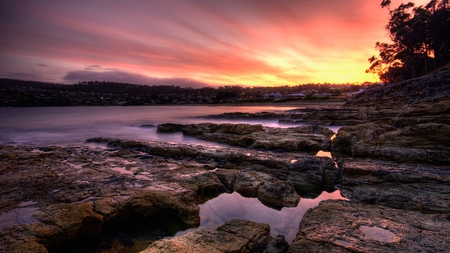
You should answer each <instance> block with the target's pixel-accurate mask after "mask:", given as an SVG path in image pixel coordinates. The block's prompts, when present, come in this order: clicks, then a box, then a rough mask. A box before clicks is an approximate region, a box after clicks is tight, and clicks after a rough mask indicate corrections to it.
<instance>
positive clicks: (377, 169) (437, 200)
mask: <svg viewBox="0 0 450 253" xmlns="http://www.w3.org/2000/svg"><path fill="white" fill-rule="evenodd" d="M341 193H342V194H343V195H344V196H345V197H347V198H350V199H353V200H357V201H362V202H367V203H376V204H379V205H386V206H390V207H393V208H398V209H407V210H418V211H422V212H425V213H448V212H450V195H449V193H450V167H449V166H433V165H423V164H407V163H397V162H390V161H379V160H374V159H356V158H347V159H345V160H344V161H343V163H342V186H341Z"/></svg>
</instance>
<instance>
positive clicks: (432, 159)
mask: <svg viewBox="0 0 450 253" xmlns="http://www.w3.org/2000/svg"><path fill="white" fill-rule="evenodd" d="M449 143H450V125H447V124H438V123H426V124H419V125H414V126H408V127H405V128H403V129H396V128H394V127H392V126H390V125H385V124H378V123H367V124H362V125H357V126H348V127H343V128H341V129H339V131H338V134H337V135H336V138H334V139H333V140H332V144H331V150H332V151H338V152H345V153H349V154H351V155H352V156H358V157H380V158H388V159H391V160H395V161H400V162H421V163H441V164H450V145H449Z"/></svg>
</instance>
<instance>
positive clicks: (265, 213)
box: [176, 191, 345, 243]
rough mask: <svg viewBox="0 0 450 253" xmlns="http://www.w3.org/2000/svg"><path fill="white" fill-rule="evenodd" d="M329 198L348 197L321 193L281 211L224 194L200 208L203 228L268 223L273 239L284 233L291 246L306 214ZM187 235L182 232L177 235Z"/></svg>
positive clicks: (237, 194)
mask: <svg viewBox="0 0 450 253" xmlns="http://www.w3.org/2000/svg"><path fill="white" fill-rule="evenodd" d="M326 199H345V198H344V197H342V196H341V193H340V191H335V192H333V193H328V192H322V194H321V195H320V196H318V197H317V198H315V199H306V198H301V199H300V202H299V204H298V206H297V207H284V208H282V209H281V210H279V211H278V210H275V209H272V208H270V207H267V206H265V205H263V204H262V203H261V202H260V201H259V200H258V199H257V198H245V197H242V196H241V195H240V194H239V193H237V192H233V193H231V194H229V193H224V194H221V195H219V196H218V197H217V198H214V199H212V200H209V201H207V202H205V203H204V204H201V205H199V207H200V228H208V229H216V228H217V227H218V226H220V225H222V224H224V223H225V222H227V221H229V220H232V219H244V220H249V221H254V222H262V223H267V224H269V225H270V234H271V235H272V236H276V235H278V234H283V235H284V236H285V238H286V241H288V242H289V243H291V242H292V241H293V240H294V238H295V236H296V234H297V232H298V227H299V224H300V221H301V219H302V217H303V215H304V214H305V213H306V211H307V210H308V209H310V208H313V207H315V206H317V205H318V204H319V202H320V201H322V200H326ZM186 232H187V231H182V232H179V233H177V234H176V236H178V235H181V234H184V233H186Z"/></svg>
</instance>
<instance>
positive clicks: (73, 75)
mask: <svg viewBox="0 0 450 253" xmlns="http://www.w3.org/2000/svg"><path fill="white" fill-rule="evenodd" d="M63 79H64V80H65V81H68V82H70V83H77V82H80V81H86V80H90V81H109V82H119V83H131V84H143V85H173V86H180V87H191V88H202V87H207V86H209V85H208V84H207V83H202V82H199V81H196V80H192V79H188V78H154V77H148V76H144V75H141V74H138V73H129V72H125V71H120V70H106V71H91V70H78V71H70V72H68V73H67V75H65V76H64V78H63Z"/></svg>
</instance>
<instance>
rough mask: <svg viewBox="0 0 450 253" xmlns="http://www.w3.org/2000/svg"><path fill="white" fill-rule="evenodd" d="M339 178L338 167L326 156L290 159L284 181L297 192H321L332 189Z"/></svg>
mask: <svg viewBox="0 0 450 253" xmlns="http://www.w3.org/2000/svg"><path fill="white" fill-rule="evenodd" d="M338 180H339V169H338V168H336V166H335V164H334V163H333V161H332V160H331V159H330V158H328V157H311V158H305V159H302V160H298V161H292V162H291V163H290V164H289V166H288V170H287V174H286V181H287V182H289V183H291V184H292V185H293V186H294V188H295V189H296V190H297V192H300V193H305V192H321V191H322V190H323V189H324V188H328V189H332V188H333V186H334V185H335V184H336V183H337V182H338Z"/></svg>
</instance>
